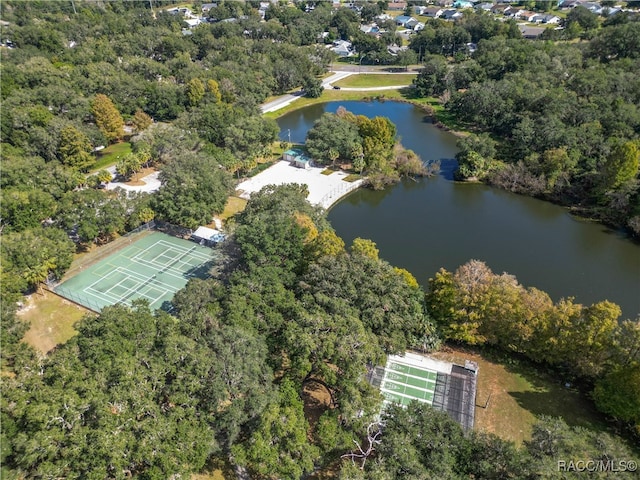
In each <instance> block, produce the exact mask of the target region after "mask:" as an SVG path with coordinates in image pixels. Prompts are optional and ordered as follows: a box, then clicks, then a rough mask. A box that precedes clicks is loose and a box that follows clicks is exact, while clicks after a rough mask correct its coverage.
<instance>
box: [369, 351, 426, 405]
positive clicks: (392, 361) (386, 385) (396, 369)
mask: <svg viewBox="0 0 640 480" xmlns="http://www.w3.org/2000/svg"><path fill="white" fill-rule="evenodd" d="M407 363H408V362H407ZM407 363H405V361H403V360H401V359H400V357H394V356H392V357H389V360H388V361H387V366H386V368H385V372H384V377H383V379H382V382H381V385H380V390H381V392H382V395H383V396H384V397H385V400H386V402H390V403H399V404H401V405H405V406H406V405H409V403H411V401H412V400H418V401H420V402H425V403H429V404H431V403H433V396H434V392H435V389H436V378H437V376H438V374H437V373H436V372H435V371H432V370H428V369H425V368H418V367H416V366H412V365H408V364H407Z"/></svg>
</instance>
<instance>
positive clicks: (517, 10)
mask: <svg viewBox="0 0 640 480" xmlns="http://www.w3.org/2000/svg"><path fill="white" fill-rule="evenodd" d="M524 11H525V10H524V9H523V8H522V7H509V8H507V9H506V10H505V11H504V14H505V15H506V16H507V17H511V18H520V15H522V12H524Z"/></svg>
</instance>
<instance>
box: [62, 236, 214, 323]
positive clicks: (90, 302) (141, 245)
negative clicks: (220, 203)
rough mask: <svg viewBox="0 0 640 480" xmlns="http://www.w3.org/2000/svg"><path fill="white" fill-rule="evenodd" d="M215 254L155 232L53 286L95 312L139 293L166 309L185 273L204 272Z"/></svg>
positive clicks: (195, 275) (194, 275)
mask: <svg viewBox="0 0 640 480" xmlns="http://www.w3.org/2000/svg"><path fill="white" fill-rule="evenodd" d="M215 257H216V255H215V251H214V250H213V249H211V248H208V247H203V246H200V245H198V244H195V243H193V242H190V241H188V240H183V239H180V238H175V237H172V236H170V235H166V234H164V233H159V232H156V233H152V234H151V235H148V236H146V237H143V238H141V239H139V240H137V241H134V242H132V243H131V245H128V246H127V247H125V248H123V249H122V250H120V251H118V252H116V253H114V254H113V255H111V256H109V257H107V258H105V259H104V260H102V261H100V262H98V263H96V264H95V265H92V266H90V267H88V268H87V269H86V270H84V271H83V272H81V273H79V274H77V275H76V276H74V277H72V278H70V279H69V280H67V281H66V282H64V283H62V284H61V285H59V286H57V287H56V288H54V291H55V292H56V293H57V294H59V295H61V296H63V297H65V298H68V299H69V300H72V301H74V302H76V303H79V304H81V305H84V306H85V307H87V308H89V309H91V310H94V311H96V312H99V311H100V310H102V308H103V307H105V306H107V305H114V304H117V303H124V304H127V305H130V304H131V302H132V301H133V300H136V299H140V298H141V299H146V300H147V301H148V302H149V305H150V307H151V308H152V309H158V308H161V307H162V308H165V309H166V308H168V307H169V305H170V302H171V299H172V298H173V296H174V295H175V293H176V292H177V291H178V290H180V289H182V288H183V287H184V286H185V285H186V284H187V282H188V281H189V279H190V278H206V277H208V272H209V270H210V268H211V266H212V264H213V263H214V261H215Z"/></svg>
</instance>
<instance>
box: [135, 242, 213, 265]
mask: <svg viewBox="0 0 640 480" xmlns="http://www.w3.org/2000/svg"><path fill="white" fill-rule="evenodd" d="M156 245H160V246H164V247H165V248H167V249H169V250H175V251H177V252H180V253H181V254H185V253H190V254H191V255H192V256H193V257H194V258H197V259H198V260H202V261H208V260H210V259H211V258H210V257H208V256H206V255H205V254H203V253H200V252H198V250H197V247H198V245H194V246H193V247H191V248H186V247H182V246H180V245H174V244H173V243H169V242H167V241H165V240H158V241H157V242H156V243H154V244H153V245H149V246H148V247H147V248H145V249H144V250H142V251H141V252H139V253H137V254H136V255H135V257H133V258H136V257H139V256H140V255H143V254H144V253H145V252H146V251H147V250H149V249H150V248H153V247H155V246H156ZM194 247H195V248H194Z"/></svg>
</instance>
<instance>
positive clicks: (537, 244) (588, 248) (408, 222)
mask: <svg viewBox="0 0 640 480" xmlns="http://www.w3.org/2000/svg"><path fill="white" fill-rule="evenodd" d="M341 105H342V106H344V107H345V108H347V110H349V111H351V112H353V113H355V114H359V115H367V116H369V117H373V116H376V115H381V116H385V117H389V118H390V119H391V121H393V122H394V123H395V124H396V126H397V129H398V135H399V137H400V138H401V141H402V144H403V145H404V146H405V147H407V148H411V149H412V150H414V151H415V152H416V153H418V154H419V155H420V156H421V157H422V159H423V160H424V161H430V160H440V161H441V167H442V168H441V173H440V175H438V176H437V177H434V178H429V179H423V180H418V181H413V180H405V181H403V182H402V183H400V184H398V185H396V186H393V187H390V188H387V189H386V190H384V191H377V192H376V191H372V190H358V191H356V192H354V193H352V194H350V195H349V196H347V197H345V198H344V199H343V200H342V201H340V202H339V203H338V204H336V205H335V206H334V207H333V208H332V209H331V211H330V212H329V220H330V222H331V224H332V225H333V227H334V228H335V230H336V232H337V233H338V235H340V236H341V237H342V238H343V239H344V241H345V243H346V244H347V245H349V244H350V243H351V241H352V240H353V239H354V238H356V237H362V238H370V239H371V240H373V241H375V242H376V243H377V245H378V248H379V249H380V256H381V257H382V258H384V259H385V260H387V261H389V262H390V263H391V264H393V265H395V266H398V267H402V268H406V269H407V270H409V271H410V272H411V273H412V274H413V275H414V276H415V277H416V278H417V279H418V281H419V282H420V284H421V285H423V286H425V287H426V286H427V282H428V279H429V278H431V277H433V276H434V274H435V273H436V272H437V271H438V270H439V269H440V268H446V269H447V270H450V271H453V270H455V269H456V268H457V267H458V266H460V265H462V264H463V263H465V262H467V261H468V260H470V259H477V260H482V261H484V262H485V263H487V265H488V266H489V267H490V268H491V269H492V270H493V271H494V272H496V273H501V272H508V273H511V274H513V275H515V276H516V277H517V278H518V280H519V282H520V283H521V284H523V285H525V286H532V287H536V288H539V289H541V290H544V291H546V292H547V293H548V294H549V295H551V297H552V298H553V299H554V300H556V301H557V300H558V299H560V298H562V297H575V299H576V301H578V302H580V303H584V304H591V303H594V302H598V301H601V300H605V299H606V300H611V301H612V302H615V303H617V304H618V305H620V306H621V307H622V309H623V317H624V318H635V317H636V316H637V315H638V314H639V313H640V245H638V244H637V243H636V242H634V241H632V240H630V239H629V238H627V237H626V235H625V234H624V233H623V232H619V231H614V230H611V229H608V228H606V227H604V226H602V225H600V224H597V223H591V222H587V221H583V220H580V219H578V218H575V217H573V216H571V215H570V214H569V213H567V211H566V209H564V208H562V207H560V206H557V205H553V204H551V203H548V202H544V201H541V200H537V199H533V198H529V197H525V196H520V195H515V194H512V193H509V192H505V191H502V190H498V189H495V188H491V187H488V186H485V185H480V184H466V183H458V182H454V181H453V177H452V174H453V170H454V169H455V166H456V163H455V160H454V156H455V153H456V138H455V137H454V136H453V135H452V134H450V133H448V132H445V131H442V130H440V129H438V128H437V127H435V126H434V125H433V124H432V123H431V119H430V118H429V117H428V116H427V115H425V113H424V112H422V111H421V110H420V109H419V108H416V107H414V106H413V105H410V104H405V103H397V102H377V101H376V102H331V103H326V104H320V105H313V106H310V107H306V108H303V109H300V110H297V111H294V112H291V113H289V114H287V115H285V116H283V117H281V118H280V119H279V120H278V123H279V125H280V130H281V131H280V137H281V138H282V139H283V140H286V139H288V138H289V135H290V138H291V141H293V142H304V139H305V136H306V132H307V131H308V129H309V128H310V127H311V126H312V125H313V122H314V121H315V120H317V119H318V118H319V117H320V116H321V115H322V114H323V113H324V112H335V111H336V110H337V109H338V107H339V106H341Z"/></svg>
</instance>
